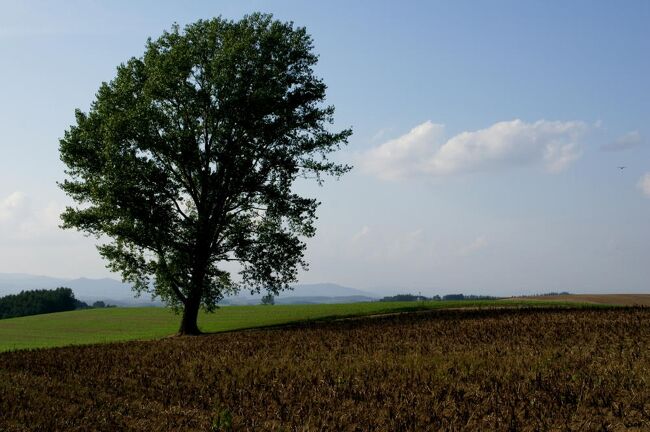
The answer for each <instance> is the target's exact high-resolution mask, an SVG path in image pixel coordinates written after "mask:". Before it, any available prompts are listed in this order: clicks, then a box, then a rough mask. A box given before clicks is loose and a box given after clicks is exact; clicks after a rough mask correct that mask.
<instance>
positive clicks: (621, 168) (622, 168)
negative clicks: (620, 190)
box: [618, 166, 627, 171]
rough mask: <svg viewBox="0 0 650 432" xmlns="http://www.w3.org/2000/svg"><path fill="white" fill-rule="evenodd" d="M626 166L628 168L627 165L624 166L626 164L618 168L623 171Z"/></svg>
mask: <svg viewBox="0 0 650 432" xmlns="http://www.w3.org/2000/svg"><path fill="white" fill-rule="evenodd" d="M625 168H627V167H624V166H620V167H618V169H620V170H621V171H623V170H624V169H625Z"/></svg>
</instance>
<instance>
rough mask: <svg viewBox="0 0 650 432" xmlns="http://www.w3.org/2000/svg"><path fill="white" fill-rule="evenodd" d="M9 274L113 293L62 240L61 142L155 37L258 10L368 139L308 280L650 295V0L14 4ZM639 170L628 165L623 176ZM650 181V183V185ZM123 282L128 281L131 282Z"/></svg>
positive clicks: (4, 26)
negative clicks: (282, 23) (298, 49)
mask: <svg viewBox="0 0 650 432" xmlns="http://www.w3.org/2000/svg"><path fill="white" fill-rule="evenodd" d="M0 10H1V11H2V13H1V14H0V58H2V65H3V67H2V68H0V180H1V181H0V272H27V273H36V274H46V275H52V276H71V277H77V276H88V277H100V276H108V275H110V273H108V271H107V270H106V269H105V268H104V264H103V263H102V261H101V260H100V258H99V257H98V255H97V253H96V251H95V250H94V246H93V245H94V242H95V240H94V239H92V238H85V237H83V235H81V234H78V233H75V232H67V231H66V232H62V231H60V230H59V229H58V228H56V225H57V217H58V216H57V215H58V213H59V212H60V210H61V208H62V207H64V206H65V205H66V204H68V203H69V201H68V200H67V198H66V197H65V196H64V195H63V194H62V192H60V191H59V190H58V189H57V187H56V185H55V182H56V181H57V180H61V179H63V166H62V164H61V163H60V162H59V159H58V138H59V137H61V136H62V134H63V131H64V130H65V129H66V128H67V127H68V126H69V125H70V124H71V123H72V121H73V112H74V109H75V108H77V107H79V108H81V109H84V110H86V109H87V108H88V106H89V104H90V102H91V101H92V99H93V96H94V93H95V91H96V90H97V88H98V86H99V84H100V83H101V82H102V81H106V80H110V79H111V78H112V77H113V76H114V71H115V67H116V66H117V65H118V64H119V63H120V62H123V61H125V60H127V59H128V58H129V57H131V56H139V55H141V54H142V52H143V49H144V43H145V41H146V39H147V37H149V36H151V37H156V36H158V35H159V34H160V33H161V32H162V31H163V30H164V29H168V28H169V27H170V26H171V24H172V23H173V22H178V23H179V24H181V25H182V24H185V23H189V22H192V21H195V20H197V19H200V18H209V17H212V16H217V15H223V16H224V17H228V18H233V19H237V18H240V17H241V16H243V15H244V14H246V13H250V12H253V11H262V12H271V13H273V14H274V15H275V16H276V18H278V19H281V20H292V21H294V22H295V23H296V25H300V26H306V27H307V29H308V31H309V32H310V33H311V34H312V36H313V38H314V43H315V49H316V51H317V52H318V53H319V55H320V62H319V65H318V67H317V70H318V73H319V75H320V76H322V77H323V79H324V80H325V82H326V83H327V84H328V87H329V88H328V102H329V103H332V104H334V105H335V106H336V108H337V113H336V127H339V128H342V127H348V126H352V127H353V129H354V135H353V137H352V139H351V141H350V145H349V146H348V148H346V149H345V150H344V151H342V152H341V153H339V154H338V155H337V157H338V158H340V159H341V160H344V161H348V162H351V163H352V164H354V165H355V169H354V171H353V172H352V173H350V174H349V175H347V176H345V177H344V178H343V179H341V180H340V181H331V182H328V183H326V185H325V186H324V187H323V188H317V187H313V186H311V185H302V184H301V185H298V186H297V187H298V188H300V189H301V190H303V191H305V193H308V194H311V195H314V196H317V197H318V198H319V199H320V200H321V201H322V202H323V204H322V206H321V208H320V212H319V215H320V219H319V225H318V228H319V232H318V234H317V236H316V237H315V238H314V239H311V240H310V241H309V252H308V259H309V261H310V263H311V265H310V271H309V272H307V273H303V274H301V281H302V282H325V281H328V282H336V283H340V284H344V285H350V286H354V287H357V288H361V289H368V290H373V291H376V292H396V291H416V290H417V291H422V292H423V293H427V294H436V293H441V294H444V293H450V292H465V293H486V294H488V293H489V294H518V293H532V292H545V291H558V290H562V291H564V290H567V291H572V292H643V291H646V292H647V291H649V290H650V282H649V281H650V266H649V265H648V264H650V226H649V223H648V221H650V174H649V173H650V126H649V125H650V55H648V53H650V27H649V26H648V25H647V23H648V22H650V2H647V1H638V2H635V1H626V2H594V1H572V2H542V1H527V2H521V1H519V2H514V1H512V2H509V1H493V2H469V1H468V2H463V1H453V2H451V1H449V2H424V1H422V2H399V3H398V2H379V1H373V2H370V1H368V2H361V1H359V2H343V1H340V2H339V1H330V2H306V1H305V2H298V1H278V2H271V1H267V2H254V1H206V2H200V1H194V2H163V1H155V2H153V1H151V2H144V1H142V2H126V1H111V2H108V1H105V2H100V1H65V2H63V1H59V2H56V1H48V2H45V1H43V2H30V1H5V0H2V1H0ZM618 166H626V168H625V169H623V170H620V169H618ZM646 176H647V177H646ZM113 276H115V275H113Z"/></svg>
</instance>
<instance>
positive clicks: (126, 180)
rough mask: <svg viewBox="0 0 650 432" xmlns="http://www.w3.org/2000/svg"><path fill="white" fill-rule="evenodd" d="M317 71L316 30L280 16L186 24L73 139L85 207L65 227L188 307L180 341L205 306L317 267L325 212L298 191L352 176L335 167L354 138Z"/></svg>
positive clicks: (70, 189) (104, 100)
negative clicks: (335, 126)
mask: <svg viewBox="0 0 650 432" xmlns="http://www.w3.org/2000/svg"><path fill="white" fill-rule="evenodd" d="M316 63H317V56H316V54H315V53H314V52H313V42H312V39H311V37H310V36H309V34H308V33H307V31H306V29H305V28H302V27H295V26H294V25H293V23H290V22H288V23H287V22H280V21H277V20H274V19H273V18H272V16H270V15H264V14H253V15H250V16H246V17H244V18H243V19H242V20H240V21H231V20H226V19H223V18H214V19H210V20H202V21H198V22H196V23H193V24H190V25H187V26H186V27H184V29H182V30H181V28H180V27H179V26H178V25H174V26H173V27H172V28H171V30H170V31H166V32H164V33H163V34H162V36H160V37H159V38H158V39H156V40H151V39H150V40H149V41H148V42H147V44H146V50H145V52H144V54H143V55H142V56H141V57H137V58H135V57H134V58H131V59H130V60H128V61H127V62H126V63H125V64H121V65H120V66H118V68H117V76H116V77H115V78H114V79H113V80H112V81H110V82H108V83H103V84H102V85H101V87H100V88H99V91H98V92H97V95H96V99H95V100H94V101H93V102H92V105H91V107H90V110H89V112H87V113H86V112H82V111H80V110H77V111H76V124H74V125H72V126H71V127H70V128H69V129H68V130H67V131H66V132H65V135H64V137H63V139H61V141H60V155H61V159H62V161H63V162H64V163H65V165H66V166H67V169H66V174H67V179H66V180H64V181H63V182H61V183H60V187H61V188H62V189H63V190H64V191H65V192H66V193H67V194H68V195H69V196H71V197H72V198H73V199H74V200H75V201H76V203H77V206H76V207H68V208H67V209H66V210H65V212H64V213H63V214H62V215H61V217H62V220H63V225H62V226H63V227H64V228H76V229H78V230H81V231H84V232H86V233H90V234H93V235H96V236H97V237H98V239H99V238H101V239H104V241H103V242H102V243H101V244H100V245H99V246H98V250H99V253H100V254H101V255H102V256H103V257H104V258H105V259H106V260H107V261H108V266H109V268H110V269H112V270H113V271H117V272H120V273H121V274H122V277H123V279H124V280H125V281H127V282H130V283H132V284H133V285H134V289H135V290H137V291H139V292H142V291H148V292H153V293H154V294H155V295H157V296H159V297H160V298H162V299H163V300H164V301H165V302H166V303H167V304H169V305H171V306H172V307H174V308H176V309H177V310H181V309H182V310H183V319H182V323H181V328H180V333H184V334H194V333H198V332H199V329H198V326H197V314H198V310H199V307H200V306H201V305H202V306H203V307H205V308H206V309H207V310H214V308H215V307H216V305H217V302H218V301H219V300H221V299H222V298H223V297H224V296H225V295H228V294H232V293H235V292H237V291H238V290H240V289H243V288H245V289H248V290H250V291H251V292H259V291H260V290H262V289H264V290H268V291H269V292H270V293H276V294H277V292H279V291H280V290H282V289H286V288H288V287H289V284H290V283H291V282H294V281H295V280H296V275H297V271H298V269H299V268H300V267H306V262H305V260H304V250H305V243H304V239H305V238H308V237H311V236H313V235H314V234H315V228H314V220H315V217H316V213H315V212H316V208H317V206H318V204H319V203H318V201H317V200H316V199H314V198H310V197H303V196H300V195H298V194H297V193H295V192H294V190H293V188H292V185H293V184H294V182H295V181H296V180H297V179H298V178H308V179H314V180H315V181H317V182H318V183H319V184H320V183H321V182H322V181H323V177H324V175H332V176H340V175H341V174H343V173H345V172H346V171H348V170H349V169H350V167H349V166H347V165H345V164H340V163H336V162H334V161H332V160H330V158H328V155H330V154H331V153H332V152H333V151H335V150H337V149H339V148H340V146H341V145H343V144H345V143H347V138H348V137H349V135H350V134H351V130H349V129H346V130H342V131H338V132H331V131H329V130H328V125H330V124H332V122H333V113H334V107H332V106H327V105H324V101H325V90H326V85H325V84H324V82H323V81H322V80H321V79H320V78H319V77H317V76H316V75H315V73H314V70H313V68H314V66H315V64H316ZM229 262H233V263H235V264H232V265H228V264H227V263H229ZM233 268H235V269H236V270H233ZM233 272H236V273H237V276H236V277H235V276H234V275H233V274H232V273H233Z"/></svg>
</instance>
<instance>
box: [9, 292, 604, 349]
mask: <svg viewBox="0 0 650 432" xmlns="http://www.w3.org/2000/svg"><path fill="white" fill-rule="evenodd" d="M567 305H570V306H571V307H576V306H580V305H581V304H578V303H568V302H567V303H559V302H557V301H536V300H521V301H520V300H517V301H513V300H483V301H433V302H385V303H384V302H370V303H348V304H318V305H275V306H227V307H223V308H220V309H218V310H217V311H216V312H215V313H212V314H208V313H202V314H201V315H200V317H199V326H200V328H201V330H202V331H204V332H223V331H231V330H240V329H247V328H255V327H265V326H273V325H281V324H289V323H295V322H300V321H307V320H320V319H335V318H341V317H353V316H364V315H373V314H384V313H396V312H408V311H417V310H428V309H440V308H465V307H479V308H483V307H522V306H535V307H549V306H551V307H561V306H567ZM582 306H585V307H595V306H594V305H586V304H585V305H582ZM600 306H602V305H600ZM179 323H180V316H178V315H175V314H174V313H173V312H172V311H170V310H168V309H164V308H156V307H148V308H107V309H87V310H79V311H72V312H60V313H54V314H45V315H34V316H28V317H21V318H11V319H4V320H0V352H1V351H10V350H15V349H27V348H47V347H58V346H65V345H79V344H93V343H106V342H117V341H128V340H137V339H140V340H143V339H157V338H161V337H165V336H169V335H172V334H174V333H175V332H176V330H177V329H178V325H179Z"/></svg>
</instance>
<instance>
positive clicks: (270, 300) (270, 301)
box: [260, 293, 275, 306]
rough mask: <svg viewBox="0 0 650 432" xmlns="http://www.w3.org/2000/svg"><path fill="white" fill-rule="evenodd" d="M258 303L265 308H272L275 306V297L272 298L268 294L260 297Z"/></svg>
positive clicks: (271, 295)
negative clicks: (265, 306)
mask: <svg viewBox="0 0 650 432" xmlns="http://www.w3.org/2000/svg"><path fill="white" fill-rule="evenodd" d="M260 303H261V304H263V305H267V306H273V305H274V304H275V297H274V296H273V294H271V293H269V294H267V295H265V296H264V297H262V300H261V301H260Z"/></svg>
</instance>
